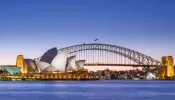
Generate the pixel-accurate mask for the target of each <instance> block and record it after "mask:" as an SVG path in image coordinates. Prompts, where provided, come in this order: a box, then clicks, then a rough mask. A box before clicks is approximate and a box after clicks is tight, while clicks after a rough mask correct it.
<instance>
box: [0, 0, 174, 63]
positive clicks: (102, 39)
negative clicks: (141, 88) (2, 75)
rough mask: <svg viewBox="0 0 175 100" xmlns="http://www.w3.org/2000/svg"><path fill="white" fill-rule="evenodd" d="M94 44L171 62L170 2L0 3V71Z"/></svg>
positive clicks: (52, 0) (28, 0) (40, 0)
mask: <svg viewBox="0 0 175 100" xmlns="http://www.w3.org/2000/svg"><path fill="white" fill-rule="evenodd" d="M95 38H98V39H99V41H97V42H98V43H105V44H113V45H118V46H122V47H126V48H130V49H133V50H136V51H138V52H141V53H143V54H145V55H148V56H151V57H152V58H155V59H157V60H160V58H161V57H162V56H167V55H172V56H173V57H174V58H175V0H0V65H3V64H8V65H9V64H15V63H16V56H17V55H19V54H22V55H24V57H25V58H32V59H33V58H37V57H40V56H41V55H42V54H43V53H44V52H46V51H47V50H48V49H50V48H52V47H57V48H63V47H67V46H72V45H76V44H82V43H93V42H94V41H93V40H94V39H95Z"/></svg>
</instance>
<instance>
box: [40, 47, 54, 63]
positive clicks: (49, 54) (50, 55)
mask: <svg viewBox="0 0 175 100" xmlns="http://www.w3.org/2000/svg"><path fill="white" fill-rule="evenodd" d="M56 55H57V48H56V47H54V48H52V49H50V50H48V51H47V52H45V53H44V54H43V56H42V57H41V59H40V61H42V62H47V63H49V64H51V62H52V60H53V59H54V57H55V56H56Z"/></svg>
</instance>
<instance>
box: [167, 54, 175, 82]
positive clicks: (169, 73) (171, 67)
mask: <svg viewBox="0 0 175 100" xmlns="http://www.w3.org/2000/svg"><path fill="white" fill-rule="evenodd" d="M166 62H167V77H168V78H171V79H172V78H174V60H173V57H172V56H167V57H166Z"/></svg>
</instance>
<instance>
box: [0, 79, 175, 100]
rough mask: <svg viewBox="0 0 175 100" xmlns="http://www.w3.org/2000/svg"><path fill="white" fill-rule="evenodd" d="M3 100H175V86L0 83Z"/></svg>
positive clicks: (162, 83)
mask: <svg viewBox="0 0 175 100" xmlns="http://www.w3.org/2000/svg"><path fill="white" fill-rule="evenodd" d="M0 100H175V82H174V81H79V82H77V81H74V82H73V81H72V82H60V81H59V82H58V81H53V82H51V81H49V82H43V81H42V82H11V81H9V82H7V81H6V82H5V81H0Z"/></svg>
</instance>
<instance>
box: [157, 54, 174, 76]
mask: <svg viewBox="0 0 175 100" xmlns="http://www.w3.org/2000/svg"><path fill="white" fill-rule="evenodd" d="M161 64H162V65H163V66H162V67H161V68H160V74H159V76H160V78H161V79H167V78H168V79H172V78H174V77H175V72H174V60H173V57H172V56H163V57H162V58H161Z"/></svg>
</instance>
